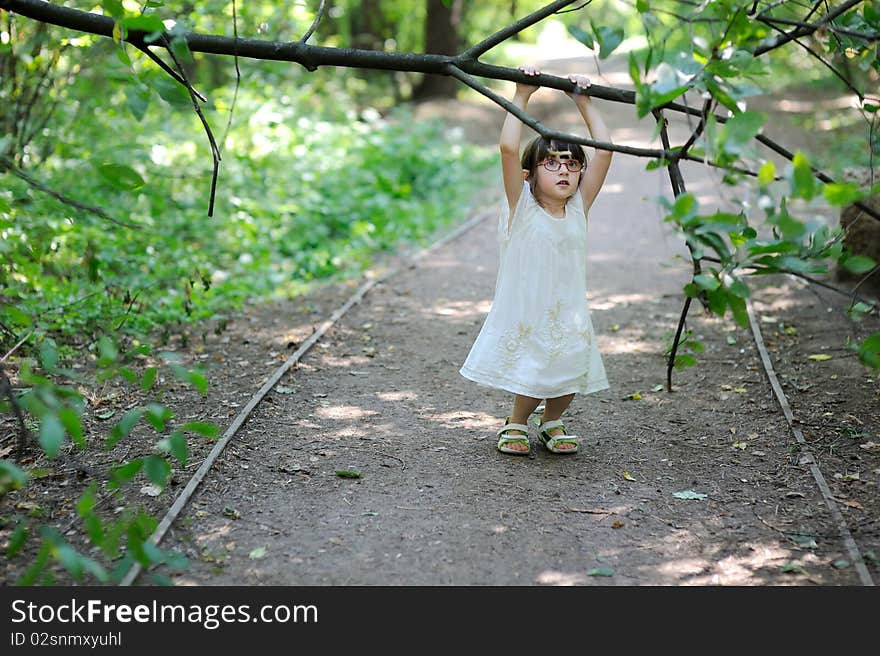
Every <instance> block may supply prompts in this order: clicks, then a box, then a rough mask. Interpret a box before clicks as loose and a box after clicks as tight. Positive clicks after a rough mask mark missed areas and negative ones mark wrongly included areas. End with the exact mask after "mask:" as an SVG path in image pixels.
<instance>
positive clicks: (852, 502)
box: [834, 497, 865, 510]
mask: <svg viewBox="0 0 880 656" xmlns="http://www.w3.org/2000/svg"><path fill="white" fill-rule="evenodd" d="M834 500H835V501H837V502H839V503H842V504H843V505H844V506H849V507H850V508H857V509H859V510H864V509H865V507H864V506H862V504H860V503H859V502H858V501H855V500H853V499H841V498H840V497H834Z"/></svg>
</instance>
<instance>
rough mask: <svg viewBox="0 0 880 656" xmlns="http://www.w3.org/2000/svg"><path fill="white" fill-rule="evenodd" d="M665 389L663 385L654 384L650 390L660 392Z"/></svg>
mask: <svg viewBox="0 0 880 656" xmlns="http://www.w3.org/2000/svg"><path fill="white" fill-rule="evenodd" d="M665 389H666V388H665V387H664V386H663V385H654V387H652V388H651V391H652V392H662V391H663V390H665Z"/></svg>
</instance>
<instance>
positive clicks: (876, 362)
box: [858, 332, 880, 369]
mask: <svg viewBox="0 0 880 656" xmlns="http://www.w3.org/2000/svg"><path fill="white" fill-rule="evenodd" d="M858 353H859V360H860V361H861V362H862V364H865V365H867V366H869V367H871V368H873V369H880V332H877V333H874V334H872V335H869V336H868V337H866V338H865V339H864V340H862V342H861V343H860V344H859V347H858Z"/></svg>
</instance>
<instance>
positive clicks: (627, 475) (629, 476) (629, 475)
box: [621, 471, 636, 481]
mask: <svg viewBox="0 0 880 656" xmlns="http://www.w3.org/2000/svg"><path fill="white" fill-rule="evenodd" d="M621 476H623V477H624V478H625V479H626V480H628V481H634V480H636V479H635V478H633V475H632V474H630V473H629V472H628V471H625V472H623V474H621Z"/></svg>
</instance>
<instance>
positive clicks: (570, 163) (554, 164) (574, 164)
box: [538, 159, 584, 173]
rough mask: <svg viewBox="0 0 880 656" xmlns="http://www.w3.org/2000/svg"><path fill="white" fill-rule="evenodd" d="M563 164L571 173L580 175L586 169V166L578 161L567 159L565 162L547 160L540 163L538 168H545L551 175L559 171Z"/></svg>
mask: <svg viewBox="0 0 880 656" xmlns="http://www.w3.org/2000/svg"><path fill="white" fill-rule="evenodd" d="M563 164H565V168H567V169H568V170H569V171H570V172H571V173H579V172H580V170H581V169H582V168H584V165H583V164H581V163H580V162H579V161H577V160H576V159H567V160H565V161H564V162H560V161H559V160H558V159H545V160H544V161H543V162H538V166H543V167H544V168H545V169H547V170H548V171H550V172H551V173H555V172H556V171H558V170H559V169H560V168H562V165H563Z"/></svg>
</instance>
